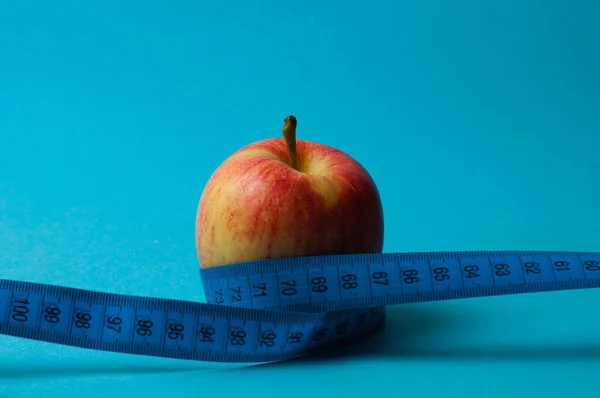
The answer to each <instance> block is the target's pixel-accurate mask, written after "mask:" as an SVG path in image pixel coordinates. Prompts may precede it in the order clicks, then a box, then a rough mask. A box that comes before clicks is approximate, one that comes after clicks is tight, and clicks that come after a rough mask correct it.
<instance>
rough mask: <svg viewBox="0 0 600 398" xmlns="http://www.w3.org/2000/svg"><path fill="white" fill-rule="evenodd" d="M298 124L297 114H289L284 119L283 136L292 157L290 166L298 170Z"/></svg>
mask: <svg viewBox="0 0 600 398" xmlns="http://www.w3.org/2000/svg"><path fill="white" fill-rule="evenodd" d="M296 124H297V120H296V117H295V116H292V115H290V116H288V117H286V118H285V120H284V121H283V130H282V132H283V137H284V138H285V144H286V146H287V150H288V154H289V157H290V166H292V167H293V168H294V169H296V170H298V150H297V149H296Z"/></svg>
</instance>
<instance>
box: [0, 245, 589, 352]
mask: <svg viewBox="0 0 600 398" xmlns="http://www.w3.org/2000/svg"><path fill="white" fill-rule="evenodd" d="M200 274H201V278H202V283H203V285H204V290H205V293H206V299H207V303H198V302H191V301H180V300H171V299H160V298H150V297H140V296H128V295H119V294H112V293H102V292H94V291H89V290H81V289H74V288H68V287H61V286H55V285H44V284H38V283H31V282H23V281H12V280H3V279H0V333H2V334H6V335H11V336H16V337H23V338H28V339H34V340H40V341H45V342H51V343H57V344H64V345H70V346H76V347H82V348H89V349H95V350H104V351H113V352H121V353H130V354H139V355H148V356H159V357H167V358H179V359H188V360H199V361H210V362H273V361H281V360H285V359H289V358H293V357H296V356H300V355H305V354H309V353H311V352H314V351H316V350H319V349H322V348H323V347H331V346H334V345H337V344H345V343H348V342H352V341H356V340H360V339H364V338H366V337H368V336H369V335H370V334H372V333H374V332H375V331H376V330H377V329H378V328H380V327H381V326H382V325H383V324H384V321H385V306H388V305H394V304H403V303H417V302H427V301H436V300H453V299H460V298H474V297H484V296H498V295H508V294H519V293H538V292H547V291H558V290H574V289H586V288H597V287H600V253H589V252H540V251H535V252H529V251H489V252H439V253H435V252H434V253H395V254H362V255H339V256H322V257H296V258H287V259H269V260H261V261H252V262H246V263H239V264H234V265H230V266H223V267H215V268H210V269H202V270H201V271H200Z"/></svg>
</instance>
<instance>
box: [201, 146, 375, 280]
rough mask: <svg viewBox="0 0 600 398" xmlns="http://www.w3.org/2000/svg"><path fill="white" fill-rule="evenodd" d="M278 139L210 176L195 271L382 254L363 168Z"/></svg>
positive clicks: (337, 154)
mask: <svg viewBox="0 0 600 398" xmlns="http://www.w3.org/2000/svg"><path fill="white" fill-rule="evenodd" d="M296 145H297V153H298V170H296V169H294V168H293V167H291V166H290V165H289V153H288V150H287V148H286V142H285V140H284V139H283V138H271V139H266V140H262V141H258V142H255V143H252V144H250V145H248V146H246V147H244V148H242V149H240V150H238V151H236V152H235V153H234V154H232V155H231V156H230V157H229V158H227V159H226V160H225V161H224V162H223V163H222V164H221V165H220V166H219V167H218V168H217V169H216V170H215V172H214V173H213V174H212V176H211V177H210V179H209V180H208V182H207V184H206V186H205V188H204V190H203V192H202V195H201V198H200V202H199V204H198V211H197V215H196V250H197V254H198V260H199V262H200V267H202V268H210V267H215V266H221V265H228V264H233V263H239V262H245V261H252V260H260V259H268V258H277V257H297V256H313V255H327V254H357V253H380V252H381V251H382V250H383V231H384V225H383V209H382V204H381V199H380V196H379V192H378V190H377V187H376V185H375V182H374V181H373V179H372V178H371V176H370V175H369V173H368V172H367V170H365V168H364V167H363V166H362V165H361V164H360V163H358V162H357V161H356V160H354V159H353V158H352V157H350V156H349V155H347V154H345V153H344V152H342V151H340V150H338V149H335V148H333V147H330V146H327V145H324V144H319V143H314V142H309V141H303V140H297V141H296Z"/></svg>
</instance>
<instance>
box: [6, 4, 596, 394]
mask: <svg viewBox="0 0 600 398" xmlns="http://www.w3.org/2000/svg"><path fill="white" fill-rule="evenodd" d="M363 3H364V2H360V3H359V2H354V3H348V2H341V1H331V2H327V3H326V4H325V5H323V4H322V3H320V2H315V1H306V2H302V3H300V2H298V3H295V4H288V3H287V2H275V1H271V2H266V1H258V2H241V1H239V2H230V3H226V2H225V3H221V4H220V5H218V3H217V2H214V3H211V4H206V5H198V4H196V3H194V2H178V3H174V4H170V3H168V2H166V1H164V2H162V3H160V4H157V2H151V3H150V2H134V1H130V2H127V3H125V4H123V3H121V2H116V1H105V2H102V4H100V3H94V4H93V6H92V5H91V4H92V3H89V5H85V4H88V3H85V2H75V1H65V2H61V3H60V4H59V5H56V4H53V5H51V6H50V5H49V4H47V3H46V2H33V1H20V2H13V3H7V4H5V5H3V6H2V9H1V12H0V242H1V243H0V261H1V267H2V268H0V270H1V271H0V272H1V274H0V277H2V278H11V279H21V280H27V281H34V282H42V283H56V284H62V285H67V286H73V287H81V288H86V289H95V290H102V291H107V292H116V293H127V294H140V295H149V296H155V297H169V298H180V299H189V300H200V299H201V298H202V296H203V292H202V288H201V282H200V280H199V279H198V278H197V275H198V263H197V260H196V255H195V250H194V221H195V220H194V219H195V212H196V206H197V202H198V199H199V197H200V193H201V191H202V188H203V186H204V184H205V182H206V180H207V179H208V177H209V176H210V174H211V173H212V171H213V170H214V168H216V167H217V166H218V164H219V163H220V162H221V161H222V160H223V159H224V158H225V157H226V156H228V155H229V154H230V153H232V152H233V151H235V150H236V149H238V148H240V147H241V146H243V145H246V144H247V143H250V142H252V141H256V140H259V139H263V138H267V137H272V136H279V135H280V134H281V126H282V121H283V118H284V117H285V116H286V115H288V114H290V113H293V114H295V115H296V116H297V117H298V120H299V124H298V135H299V138H304V139H308V140H315V141H320V142H324V143H327V144H330V145H333V146H335V147H338V148H340V149H342V150H344V151H346V152H348V153H349V154H351V155H352V156H354V157H355V158H356V159H358V160H359V161H360V162H362V163H363V164H364V165H365V167H366V168H367V169H368V170H369V171H370V172H371V174H372V175H373V177H374V178H375V180H376V182H377V184H378V186H379V188H380V192H381V195H382V200H383V205H384V211H385V219H386V238H385V249H384V250H385V251H386V252H398V251H419V250H436V251H437V250H494V249H515V250H517V249H532V250H534V249H535V250H582V251H599V250H600V241H599V239H598V235H599V232H598V225H600V211H598V207H599V203H600V200H599V198H600V195H599V194H600V189H599V184H598V182H599V181H600V151H599V148H600V134H599V132H600V118H599V117H598V115H599V114H600V94H599V93H600V80H599V79H598V78H597V71H598V70H600V59H599V53H598V51H597V50H596V47H597V41H598V37H600V28H599V27H598V25H597V21H598V18H599V17H600V6H599V5H598V3H597V2H593V1H584V0H582V1H579V2H575V3H570V2H566V1H562V2H561V1H552V2H547V1H541V0H540V1H537V0H536V1H528V2H525V4H522V3H521V2H516V1H504V2H495V3H491V2H489V3H488V2H486V3H484V2H466V1H464V2H443V1H433V0H430V1H424V2H412V3H410V4H409V3H408V2H396V3H394V2H386V3H384V2H378V3H376V4H377V5H369V4H363ZM598 300H600V291H596V290H590V291H573V292H557V293H545V294H538V295H524V296H508V297H501V298H485V299H474V300H460V301H452V302H441V303H427V304H420V305H407V306H397V307H391V308H389V310H388V313H389V318H390V320H389V323H388V325H387V327H386V329H385V331H384V332H383V333H382V334H381V335H380V336H378V337H377V338H376V339H374V340H372V341H369V342H367V343H366V344H365V345H363V346H361V347H359V348H357V349H355V350H354V351H353V352H349V353H347V354H345V355H343V354H340V355H337V356H332V357H326V358H318V359H310V360H299V361H292V362H289V363H283V364H276V365H268V366H258V367H252V368H247V369H239V366H236V367H232V366H223V365H219V366H215V365H213V364H205V363H191V362H181V361H174V360H163V359H157V358H145V357H133V356H126V355H120V354H111V353H104V352H95V351H88V350H81V349H75V348H71V347H63V346H57V345H51V344H44V343H39V342H32V341H27V340H22V339H17V338H8V337H5V336H0V397H3V398H4V397H53V396H62V397H75V396H79V395H85V396H87V397H105V396H111V395H112V396H124V395H125V394H126V393H127V394H130V395H131V396H148V397H150V396H164V395H167V394H168V395H177V396H178V397H179V398H183V397H195V396H198V395H200V394H203V393H204V394H206V393H209V394H211V395H219V396H220V397H229V396H231V397H238V396H241V395H242V394H244V395H246V396H247V395H248V394H252V395H257V396H261V397H263V398H269V397H275V396H283V395H285V396H286V397H306V396H308V395H309V394H310V395H315V396H323V397H325V396H326V397H337V396H340V397H345V398H347V397H359V396H362V395H364V394H366V393H368V394H369V396H382V397H384V396H394V397H395V396H415V395H417V394H418V395H419V396H422V397H428V396H432V397H433V396H445V397H458V396H460V397H478V396H480V395H481V394H482V391H483V392H484V393H485V394H488V396H490V397H506V396H515V397H534V396H535V397H538V396H545V397H571V396H577V397H582V396H593V395H594V394H596V395H597V394H598V393H600V386H599V385H598V383H597V382H596V381H595V378H596V376H597V375H598V372H599V371H600V338H599V337H598V336H600V317H599V316H598V306H597V303H598ZM232 368H235V369H232ZM127 391H129V392H127Z"/></svg>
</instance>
